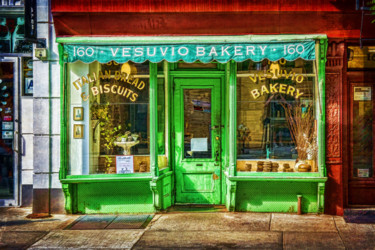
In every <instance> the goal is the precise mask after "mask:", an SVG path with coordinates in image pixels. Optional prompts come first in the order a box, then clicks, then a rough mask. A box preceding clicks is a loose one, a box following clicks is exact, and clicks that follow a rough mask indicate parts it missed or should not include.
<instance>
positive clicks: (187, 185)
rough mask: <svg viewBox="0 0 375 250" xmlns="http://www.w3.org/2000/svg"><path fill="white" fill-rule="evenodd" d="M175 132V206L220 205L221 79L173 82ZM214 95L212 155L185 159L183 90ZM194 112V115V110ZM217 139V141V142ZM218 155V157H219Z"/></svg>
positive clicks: (177, 80)
mask: <svg viewBox="0 0 375 250" xmlns="http://www.w3.org/2000/svg"><path fill="white" fill-rule="evenodd" d="M174 84H175V86H174V102H175V105H174V120H173V121H174V129H175V130H174V131H175V145H174V148H175V150H174V155H175V159H174V160H175V176H176V203H194V204H220V202H221V155H220V154H221V150H220V148H221V142H220V140H221V129H220V125H221V113H220V111H221V102H220V100H221V99H220V89H221V79H220V78H175V79H174ZM191 89H193V90H202V92H203V90H204V91H206V92H207V90H209V91H210V93H211V110H210V114H211V128H217V129H211V138H209V139H208V143H209V142H211V145H212V147H211V155H210V157H208V158H186V157H185V151H184V147H185V132H184V131H185V123H184V96H183V94H184V90H191ZM191 112H194V111H193V110H192V111H191ZM217 137H218V139H217ZM216 154H218V155H217V156H216Z"/></svg>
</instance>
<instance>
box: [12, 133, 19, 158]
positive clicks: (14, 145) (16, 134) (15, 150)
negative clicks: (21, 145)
mask: <svg viewBox="0 0 375 250" xmlns="http://www.w3.org/2000/svg"><path fill="white" fill-rule="evenodd" d="M16 137H17V140H16ZM16 145H18V132H17V131H16V130H14V132H13V145H12V146H13V151H14V152H16V153H18V147H17V148H16Z"/></svg>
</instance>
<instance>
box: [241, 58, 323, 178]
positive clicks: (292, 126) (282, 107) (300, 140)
mask: <svg viewBox="0 0 375 250" xmlns="http://www.w3.org/2000/svg"><path fill="white" fill-rule="evenodd" d="M317 96H318V95H317V87H316V84H315V74H314V68H313V62H311V61H304V60H301V59H298V60H296V61H290V62H288V61H285V60H283V59H282V60H279V61H276V62H271V61H268V60H264V61H262V62H253V61H250V60H248V61H245V62H242V63H238V64H237V160H238V161H237V169H238V171H258V172H293V171H300V172H315V171H318V170H317V165H316V160H317V152H318V148H317V126H316V124H317V123H316V108H317V107H318V99H317ZM296 162H298V163H297V164H296Z"/></svg>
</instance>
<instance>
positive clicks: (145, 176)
mask: <svg viewBox="0 0 375 250" xmlns="http://www.w3.org/2000/svg"><path fill="white" fill-rule="evenodd" d="M151 180H152V176H151V173H133V174H96V175H69V176H67V177H66V178H65V179H61V180H60V181H61V183H63V184H67V183H95V182H115V181H122V182H125V181H126V182H128V181H151Z"/></svg>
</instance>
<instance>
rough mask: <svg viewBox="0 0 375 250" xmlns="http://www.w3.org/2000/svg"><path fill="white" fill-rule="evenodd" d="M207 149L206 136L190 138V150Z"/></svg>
mask: <svg viewBox="0 0 375 250" xmlns="http://www.w3.org/2000/svg"><path fill="white" fill-rule="evenodd" d="M207 150H208V147H207V138H192V139H191V151H195V152H205V151H207Z"/></svg>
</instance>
